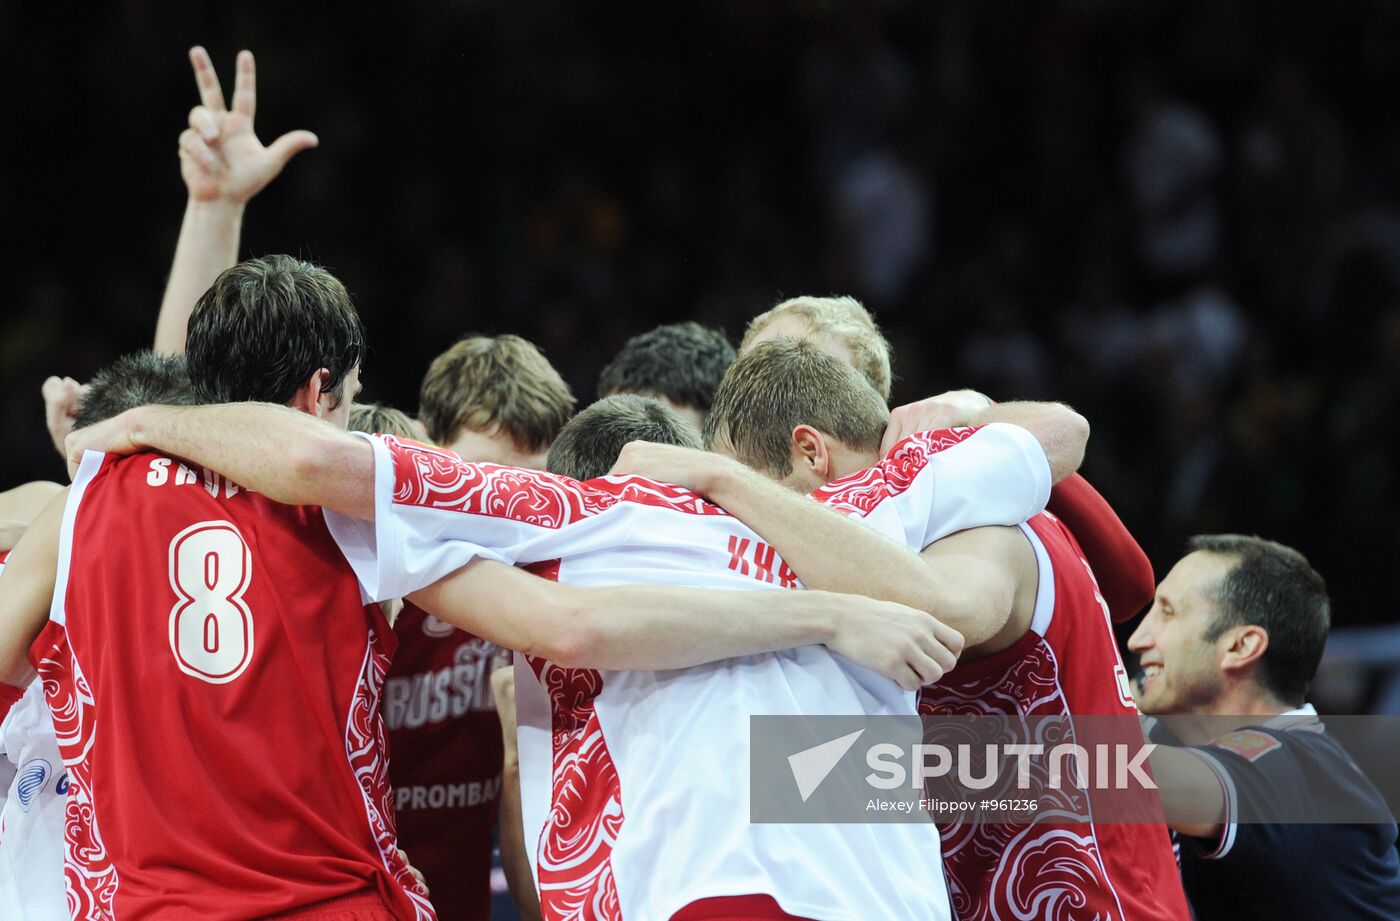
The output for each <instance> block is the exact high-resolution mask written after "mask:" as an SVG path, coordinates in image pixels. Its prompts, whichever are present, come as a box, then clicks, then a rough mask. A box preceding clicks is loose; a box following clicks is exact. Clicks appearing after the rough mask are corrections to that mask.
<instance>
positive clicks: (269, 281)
mask: <svg viewBox="0 0 1400 921" xmlns="http://www.w3.org/2000/svg"><path fill="white" fill-rule="evenodd" d="M185 353H186V355H187V356H188V360H189V369H190V380H191V381H192V382H193V383H194V391H195V395H196V396H198V398H199V400H200V402H203V403H234V402H240V401H243V400H261V401H265V402H268V403H282V404H286V403H289V402H291V399H292V397H293V396H295V395H296V392H297V391H298V390H300V389H301V388H302V387H303V386H305V384H306V382H307V381H308V380H310V379H311V376H312V375H313V374H315V373H316V372H317V371H319V370H320V369H322V368H325V369H326V370H328V371H329V372H330V378H329V379H328V380H327V381H326V383H325V385H324V386H323V387H322V388H321V389H322V391H323V392H325V393H331V394H336V395H338V396H339V395H341V391H342V388H343V387H344V384H345V378H346V375H348V374H349V373H350V372H351V371H352V370H354V368H355V367H356V366H357V365H359V364H360V363H361V362H363V361H364V357H365V330H364V326H363V325H362V324H361V323H360V316H359V314H357V313H356V312H355V306H354V305H353V304H352V303H351V302H350V295H349V293H348V292H346V290H345V286H344V285H342V284H341V283H340V281H339V280H338V279H336V277H335V276H334V275H332V274H331V273H330V272H327V271H326V270H325V269H323V268H321V267H320V266H316V265H312V264H311V263H309V262H303V261H302V260H300V259H294V258H292V257H291V256H264V257H262V258H260V259H249V260H248V261H246V262H240V263H239V264H238V265H236V266H234V267H233V268H231V269H227V270H225V271H224V272H222V273H221V274H220V275H219V277H218V278H216V279H214V284H213V285H212V286H210V288H209V290H208V291H206V292H204V295H203V296H202V297H200V299H199V303H197V304H196V305H195V308H194V313H192V314H191V315H190V324H189V334H188V337H187V339H186V345H185Z"/></svg>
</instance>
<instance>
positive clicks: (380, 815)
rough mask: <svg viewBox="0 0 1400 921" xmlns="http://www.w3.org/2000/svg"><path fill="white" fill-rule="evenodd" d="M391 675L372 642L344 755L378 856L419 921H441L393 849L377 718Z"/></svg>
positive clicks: (389, 798)
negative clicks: (381, 694)
mask: <svg viewBox="0 0 1400 921" xmlns="http://www.w3.org/2000/svg"><path fill="white" fill-rule="evenodd" d="M388 670H389V656H388V655H387V654H385V653H384V652H383V651H382V650H381V649H379V647H377V646H376V645H375V644H374V643H373V642H371V643H370V644H369V645H368V646H367V647H366V649H365V663H364V668H363V669H362V670H361V672H360V681H359V684H358V685H357V686H356V688H355V698H354V700H352V701H351V702H350V718H349V719H348V720H347V721H346V724H345V754H346V757H347V758H349V760H350V768H351V770H353V771H354V772H355V780H356V782H357V783H359V785H360V792H361V793H362V794H363V795H364V800H365V815H366V816H367V817H368V818H369V824H370V832H371V833H372V834H373V836H374V843H375V846H376V847H378V848H379V856H380V858H381V859H382V860H383V861H384V865H385V866H386V867H387V868H388V869H389V872H390V873H391V874H392V875H393V877H394V881H395V882H397V883H398V884H399V885H400V886H402V887H403V891H404V894H405V895H407V896H408V898H409V901H411V902H412V903H413V909H414V917H415V918H416V919H417V921H433V919H434V918H436V917H437V916H436V915H435V914H434V912H433V906H432V904H431V903H430V902H429V901H428V899H427V896H426V894H425V893H424V892H423V890H422V888H421V887H420V886H419V885H418V881H417V880H415V879H414V878H413V874H412V872H410V871H409V867H408V862H407V861H406V860H404V858H403V855H402V854H400V853H399V849H398V848H397V847H396V846H395V842H396V840H397V838H398V835H397V832H396V830H395V828H394V804H393V792H394V791H393V787H392V786H391V785H390V783H389V762H388V761H387V760H386V759H385V758H384V757H382V756H383V754H384V753H385V752H387V751H388V750H389V745H388V741H387V740H386V739H385V737H384V721H383V720H382V719H381V718H380V716H379V689H380V688H382V687H383V686H384V675H385V673H386V672H388Z"/></svg>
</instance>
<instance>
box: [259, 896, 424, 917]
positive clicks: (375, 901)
mask: <svg viewBox="0 0 1400 921" xmlns="http://www.w3.org/2000/svg"><path fill="white" fill-rule="evenodd" d="M272 919H277V921H292V919H295V921H398V919H397V918H395V916H394V913H393V912H392V911H390V910H389V909H388V908H387V907H386V906H385V905H384V900H383V899H381V898H380V897H379V896H377V895H351V896H346V897H345V898H342V899H327V900H326V901H324V902H317V903H316V904H315V905H308V906H306V907H305V908H299V909H297V910H296V911H292V912H284V913H283V914H279V915H272V916H271V917H270V918H267V919H264V921H272Z"/></svg>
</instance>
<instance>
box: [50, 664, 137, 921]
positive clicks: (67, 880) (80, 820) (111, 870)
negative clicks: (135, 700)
mask: <svg viewBox="0 0 1400 921" xmlns="http://www.w3.org/2000/svg"><path fill="white" fill-rule="evenodd" d="M39 674H40V675H42V676H43V686H44V696H45V698H47V701H48V705H49V709H50V710H51V711H52V712H53V724H54V734H55V736H56V737H57V740H58V747H59V751H61V752H62V753H63V762H64V764H65V765H66V766H67V768H68V782H69V787H68V802H67V806H66V808H65V810H64V822H63V845H64V846H63V855H64V856H63V877H64V891H65V893H66V896H67V900H68V915H69V917H71V918H73V919H75V921H110V919H112V918H114V917H115V915H114V914H113V911H112V902H113V900H114V899H115V898H116V894H117V887H118V885H119V883H120V880H119V878H118V876H117V870H116V868H115V867H114V866H112V859H111V856H110V855H109V854H108V853H107V846H106V844H104V843H103V841H102V833H101V831H100V830H99V829H98V827H97V815H96V811H95V809H94V808H93V804H92V766H91V765H90V764H89V763H88V760H87V756H88V752H89V751H90V750H91V749H92V743H93V739H94V737H95V736H96V734H97V719H96V705H95V704H94V702H93V697H92V691H91V689H90V688H89V687H88V682H87V678H85V677H83V671H82V669H81V668H80V667H79V665H78V660H77V657H76V656H74V655H73V651H72V649H71V647H69V645H68V643H67V641H66V639H65V640H64V641H62V642H60V643H59V644H57V645H56V646H55V647H54V648H53V649H52V650H51V651H50V652H49V653H47V654H46V655H45V657H44V658H43V659H42V660H40V662H39Z"/></svg>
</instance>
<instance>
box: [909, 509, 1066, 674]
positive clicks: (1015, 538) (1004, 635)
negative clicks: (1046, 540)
mask: <svg viewBox="0 0 1400 921" xmlns="http://www.w3.org/2000/svg"><path fill="white" fill-rule="evenodd" d="M920 556H921V557H922V558H923V561H924V563H925V564H926V565H927V566H928V567H929V569H930V571H931V572H932V573H933V574H934V576H935V578H937V579H939V580H941V584H942V586H943V591H945V592H951V593H953V594H955V595H962V596H964V597H963V602H962V604H961V605H959V606H958V608H959V610H960V611H961V612H962V616H964V617H965V618H966V619H965V620H955V621H953V622H952V625H953V626H955V627H957V628H958V629H959V630H961V631H962V633H963V635H964V636H965V637H966V638H967V648H966V649H965V650H964V652H963V658H964V659H975V658H979V657H981V656H985V655H990V654H992V653H994V652H1000V651H1001V650H1003V649H1006V648H1007V647H1009V646H1011V645H1012V644H1014V643H1015V642H1016V641H1017V640H1019V639H1020V638H1021V636H1022V635H1023V634H1025V632H1026V630H1027V629H1028V628H1029V627H1030V625H1031V620H1032V618H1033V617H1034V616H1035V600H1036V588H1037V586H1038V584H1039V576H1040V573H1039V564H1038V563H1037V562H1036V557H1035V550H1034V549H1033V548H1032V547H1031V543H1030V541H1029V540H1027V539H1026V535H1024V534H1022V533H1021V530H1020V529H1019V528H1008V527H985V528H969V529H968V530H966V531H959V532H958V533H956V534H950V535H949V536H947V537H945V538H943V539H941V540H936V541H934V542H933V543H932V544H929V545H928V546H927V547H925V548H924V549H923V552H922V553H921V554H920Z"/></svg>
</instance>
